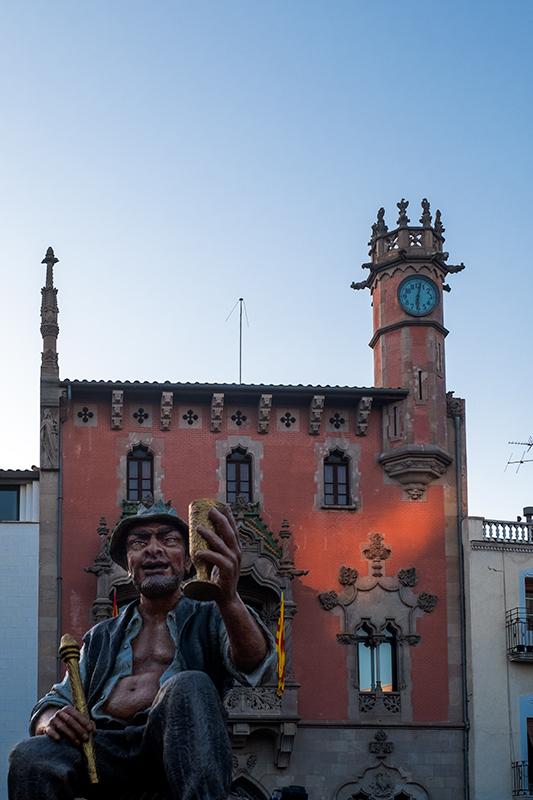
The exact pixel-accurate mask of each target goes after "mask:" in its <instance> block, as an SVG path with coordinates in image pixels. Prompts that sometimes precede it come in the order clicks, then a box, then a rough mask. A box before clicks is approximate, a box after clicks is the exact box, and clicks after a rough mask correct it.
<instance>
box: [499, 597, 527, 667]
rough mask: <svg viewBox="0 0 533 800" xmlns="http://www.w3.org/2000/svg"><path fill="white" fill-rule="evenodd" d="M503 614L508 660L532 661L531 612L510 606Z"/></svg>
mask: <svg viewBox="0 0 533 800" xmlns="http://www.w3.org/2000/svg"><path fill="white" fill-rule="evenodd" d="M505 616H506V620H505V622H506V628H507V655H508V657H509V660H510V661H533V614H531V613H529V612H528V611H527V610H526V609H525V608H512V609H511V610H510V611H507V613H506V615H505Z"/></svg>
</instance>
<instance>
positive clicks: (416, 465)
mask: <svg viewBox="0 0 533 800" xmlns="http://www.w3.org/2000/svg"><path fill="white" fill-rule="evenodd" d="M452 461H453V458H452V456H451V455H450V454H449V453H447V452H446V450H443V449H442V447H438V445H422V444H421V445H417V444H410V445H400V446H399V447H395V448H394V449H392V450H389V451H388V452H386V453H382V454H381V455H380V456H379V458H378V462H379V463H380V464H381V466H382V468H383V471H384V472H385V473H386V475H388V476H389V478H393V479H394V480H396V481H398V483H400V484H401V485H402V486H403V487H404V490H405V494H406V499H409V500H419V499H420V498H421V497H422V496H423V493H424V492H425V490H426V486H427V485H428V484H429V483H431V481H434V480H438V479H439V478H442V476H443V475H445V473H446V470H447V469H448V466H449V465H450V464H451V463H452Z"/></svg>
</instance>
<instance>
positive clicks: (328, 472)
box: [324, 464, 333, 483]
mask: <svg viewBox="0 0 533 800" xmlns="http://www.w3.org/2000/svg"><path fill="white" fill-rule="evenodd" d="M324 480H325V481H327V482H328V483H331V482H332V480H333V467H328V465H327V464H326V465H325V466H324Z"/></svg>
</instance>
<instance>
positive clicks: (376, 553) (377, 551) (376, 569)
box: [363, 533, 391, 578]
mask: <svg viewBox="0 0 533 800" xmlns="http://www.w3.org/2000/svg"><path fill="white" fill-rule="evenodd" d="M384 538H385V537H384V536H383V534H381V533H369V534H368V541H369V542H370V547H367V548H365V549H364V550H363V556H364V557H365V558H367V559H368V560H369V561H372V569H373V575H374V577H375V578H379V577H380V575H381V573H382V570H383V565H382V563H381V562H382V561H386V560H387V559H388V558H389V557H390V554H391V550H390V547H385V545H384V544H383V539H384Z"/></svg>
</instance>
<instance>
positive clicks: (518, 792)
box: [511, 761, 533, 797]
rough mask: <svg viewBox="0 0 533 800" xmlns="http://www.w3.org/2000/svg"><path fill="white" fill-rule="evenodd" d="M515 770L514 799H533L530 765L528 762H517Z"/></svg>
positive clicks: (513, 767)
mask: <svg viewBox="0 0 533 800" xmlns="http://www.w3.org/2000/svg"><path fill="white" fill-rule="evenodd" d="M511 767H512V770H513V797H533V785H531V784H530V782H529V764H528V762H527V761H515V762H514V763H513V764H511Z"/></svg>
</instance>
